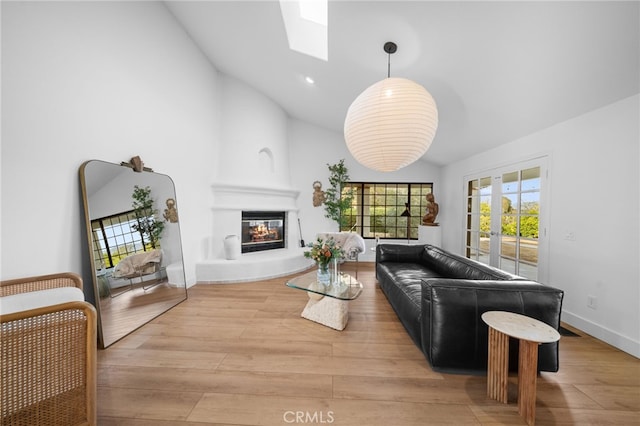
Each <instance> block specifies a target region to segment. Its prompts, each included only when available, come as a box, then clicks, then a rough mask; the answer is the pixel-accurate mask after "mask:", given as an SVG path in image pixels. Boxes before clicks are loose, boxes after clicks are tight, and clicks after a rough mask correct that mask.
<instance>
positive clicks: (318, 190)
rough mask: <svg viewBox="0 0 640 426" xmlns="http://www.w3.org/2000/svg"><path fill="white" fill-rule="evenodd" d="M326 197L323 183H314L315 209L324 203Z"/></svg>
mask: <svg viewBox="0 0 640 426" xmlns="http://www.w3.org/2000/svg"><path fill="white" fill-rule="evenodd" d="M324 200H325V195H324V191H323V190H322V183H321V182H320V181H319V180H317V181H315V182H313V207H319V206H321V205H322V203H324Z"/></svg>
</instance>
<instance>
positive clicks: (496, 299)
mask: <svg viewBox="0 0 640 426" xmlns="http://www.w3.org/2000/svg"><path fill="white" fill-rule="evenodd" d="M563 296H564V293H563V291H562V290H559V289H556V288H553V287H549V286H545V285H543V284H540V283H537V282H534V281H525V280H510V281H502V280H461V279H449V278H434V279H427V280H423V281H422V295H421V305H422V324H421V325H422V330H421V332H422V344H423V351H424V352H425V354H426V355H427V357H428V358H429V360H430V361H431V363H432V365H433V366H434V367H445V368H446V367H451V368H458V367H464V368H471V369H477V370H484V369H486V365H487V347H488V327H487V325H486V324H485V323H484V322H483V321H482V318H481V315H482V314H483V313H484V312H487V311H507V312H514V313H518V314H522V315H526V316H529V317H532V318H535V319H537V320H540V321H542V322H544V323H546V324H548V325H550V326H551V327H553V328H555V329H556V330H557V329H558V328H559V327H560V314H561V311H562V298H563ZM516 346H517V345H516ZM510 358H511V360H512V362H511V365H512V366H515V365H517V347H516V348H515V349H514V350H513V351H512V353H511V354H510ZM538 368H539V369H540V370H543V371H557V370H558V344H557V342H556V343H552V344H545V345H541V347H540V352H539V363H538Z"/></svg>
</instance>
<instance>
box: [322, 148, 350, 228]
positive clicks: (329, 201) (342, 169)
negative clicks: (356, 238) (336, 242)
mask: <svg viewBox="0 0 640 426" xmlns="http://www.w3.org/2000/svg"><path fill="white" fill-rule="evenodd" d="M327 167H328V168H329V185H330V186H329V188H327V190H326V191H325V201H324V210H325V217H326V218H329V219H331V220H333V221H335V222H336V223H337V224H338V231H342V230H343V229H345V228H348V227H349V217H348V216H347V215H346V214H345V213H346V212H347V210H349V209H350V208H351V202H352V201H353V193H352V192H351V189H345V188H344V186H345V184H346V183H347V182H348V181H349V171H348V170H347V166H345V165H344V158H343V159H342V160H340V161H339V162H338V163H336V164H333V165H331V164H327Z"/></svg>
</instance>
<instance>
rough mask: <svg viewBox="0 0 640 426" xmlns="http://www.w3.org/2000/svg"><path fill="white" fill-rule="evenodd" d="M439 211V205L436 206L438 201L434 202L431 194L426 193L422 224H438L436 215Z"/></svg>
mask: <svg viewBox="0 0 640 426" xmlns="http://www.w3.org/2000/svg"><path fill="white" fill-rule="evenodd" d="M439 211H440V207H439V206H438V203H436V200H435V197H434V196H433V194H427V209H426V214H425V215H424V216H422V224H423V225H425V226H438V223H437V222H436V217H437V216H438V212H439Z"/></svg>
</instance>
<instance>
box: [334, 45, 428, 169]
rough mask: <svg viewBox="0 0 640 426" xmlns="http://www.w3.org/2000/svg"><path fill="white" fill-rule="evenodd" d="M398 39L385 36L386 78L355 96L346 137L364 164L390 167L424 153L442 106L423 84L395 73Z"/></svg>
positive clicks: (374, 167)
mask: <svg viewBox="0 0 640 426" xmlns="http://www.w3.org/2000/svg"><path fill="white" fill-rule="evenodd" d="M396 50H397V46H396V44H395V43H392V42H387V43H385V45H384V51H385V52H387V54H388V55H389V56H388V58H389V60H388V61H389V62H388V69H387V78H386V79H384V80H382V81H379V82H377V83H375V84H373V85H372V86H370V87H369V88H367V89H366V90H365V91H364V92H362V93H361V94H360V95H359V96H358V97H357V98H356V99H355V101H353V103H352V104H351V106H350V107H349V110H348V111H347V117H346V119H345V122H344V138H345V141H346V143H347V148H348V149H349V152H351V155H353V157H354V158H355V159H356V160H357V161H358V162H359V163H360V164H362V165H363V166H365V167H368V168H370V169H373V170H377V171H380V172H392V171H396V170H399V169H401V168H403V167H406V166H408V165H409V164H411V163H413V162H414V161H416V160H417V159H418V158H420V157H422V156H423V155H424V153H425V152H427V150H428V149H429V147H430V146H431V142H432V141H433V138H434V136H435V134H436V129H437V128H438V109H437V108H436V103H435V101H434V100H433V97H431V94H429V92H427V91H426V90H425V88H424V87H422V86H421V85H419V84H418V83H415V82H413V81H411V80H407V79H405V78H392V77H390V74H391V72H390V71H391V54H392V53H395V52H396Z"/></svg>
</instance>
